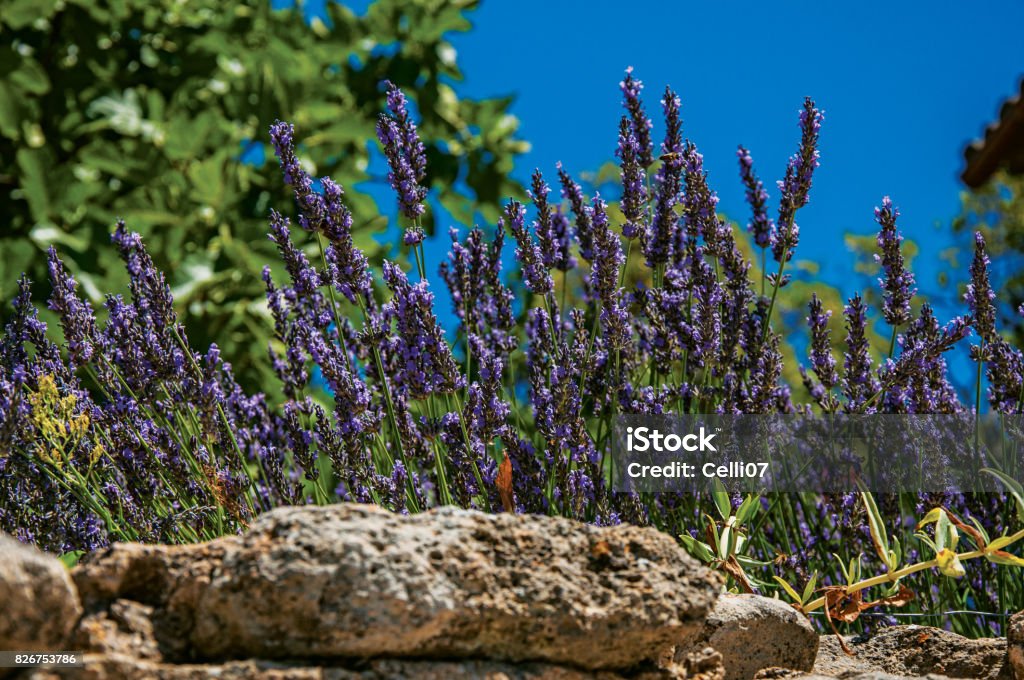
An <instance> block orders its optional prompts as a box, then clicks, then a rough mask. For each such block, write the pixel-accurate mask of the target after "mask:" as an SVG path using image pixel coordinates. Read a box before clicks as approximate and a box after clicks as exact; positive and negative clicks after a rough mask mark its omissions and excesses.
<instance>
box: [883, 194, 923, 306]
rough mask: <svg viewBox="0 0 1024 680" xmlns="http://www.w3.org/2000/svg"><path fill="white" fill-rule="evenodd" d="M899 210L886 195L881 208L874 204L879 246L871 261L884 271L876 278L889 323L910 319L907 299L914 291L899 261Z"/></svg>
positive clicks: (900, 241)
mask: <svg viewBox="0 0 1024 680" xmlns="http://www.w3.org/2000/svg"><path fill="white" fill-rule="evenodd" d="M899 214H900V212H899V210H898V209H896V208H895V207H893V204H892V201H891V200H890V199H889V197H888V196H886V197H885V198H883V199H882V207H881V208H875V221H877V222H878V226H879V230H878V238H877V242H878V248H879V250H881V254H876V255H875V261H876V262H878V263H879V264H881V265H882V269H883V271H884V272H885V276H884V277H883V278H881V279H879V280H878V282H879V284H881V286H882V290H884V291H885V296H884V300H883V302H882V316H883V317H884V318H885V321H886V323H888V324H889V325H890V326H899V325H902V324H905V323H907V322H908V321H910V300H911V298H913V297H914V293H916V292H917V289H916V288H913V287H912V286H913V285H914V275H913V274H912V273H911V272H909V271H907V269H906V267H905V266H904V264H903V253H901V252H900V244H901V243H902V242H903V237H902V236H901V235H900V233H899V231H897V230H896V218H897V217H899Z"/></svg>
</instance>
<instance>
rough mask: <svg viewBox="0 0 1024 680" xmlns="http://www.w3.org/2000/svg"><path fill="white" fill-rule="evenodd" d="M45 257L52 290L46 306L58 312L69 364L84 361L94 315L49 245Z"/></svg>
mask: <svg viewBox="0 0 1024 680" xmlns="http://www.w3.org/2000/svg"><path fill="white" fill-rule="evenodd" d="M47 259H48V262H49V270H50V285H51V287H52V291H53V292H52V293H51V294H50V302H49V307H50V309H51V310H53V311H55V312H57V313H58V314H59V315H60V325H61V328H62V329H63V330H64V340H65V341H67V343H68V351H69V353H70V359H71V363H72V365H73V366H76V367H77V366H82V365H85V364H87V363H89V361H90V360H91V359H92V357H93V354H94V353H95V341H96V335H97V331H96V317H95V315H94V314H93V310H92V307H91V306H90V305H89V304H88V303H85V302H82V300H81V299H79V297H78V293H77V289H78V283H77V282H75V279H74V277H72V276H71V274H69V273H67V271H65V269H64V263H63V262H61V260H60V258H59V257H57V251H56V249H55V248H54V247H53V246H50V249H49V251H48V253H47Z"/></svg>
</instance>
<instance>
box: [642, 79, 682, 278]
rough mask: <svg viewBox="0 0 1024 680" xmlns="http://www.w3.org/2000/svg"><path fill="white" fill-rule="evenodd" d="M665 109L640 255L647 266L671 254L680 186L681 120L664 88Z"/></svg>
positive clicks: (669, 92) (672, 97) (675, 100)
mask: <svg viewBox="0 0 1024 680" xmlns="http://www.w3.org/2000/svg"><path fill="white" fill-rule="evenodd" d="M661 106H662V109H663V110H664V112H665V141H664V142H662V144H661V153H662V156H661V160H662V163H661V167H660V168H658V174H657V175H656V177H655V180H654V183H655V185H656V188H657V189H656V190H657V199H656V200H655V205H654V217H653V219H652V220H651V225H650V228H649V229H648V230H647V233H646V234H645V235H644V255H646V256H647V266H649V267H651V268H652V269H653V268H654V267H657V266H658V265H664V264H666V263H667V262H668V260H669V255H670V254H671V252H670V251H671V249H672V241H673V236H674V235H675V230H676V228H677V222H678V220H677V218H676V213H675V205H676V203H677V202H678V201H679V194H680V191H681V189H682V177H683V166H684V164H685V161H684V158H683V153H684V148H683V132H682V122H681V121H680V119H679V106H680V101H679V97H677V96H676V94H675V93H674V92H673V91H672V90H670V89H669V88H667V87H666V88H665V97H664V98H663V99H662V100H661Z"/></svg>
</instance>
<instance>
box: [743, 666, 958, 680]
mask: <svg viewBox="0 0 1024 680" xmlns="http://www.w3.org/2000/svg"><path fill="white" fill-rule="evenodd" d="M754 677H755V680H836V678H837V677H838V678H841V679H842V680H956V678H950V677H949V676H946V675H935V674H934V673H929V674H928V675H915V676H912V677H911V676H907V675H893V674H892V673H885V672H883V671H868V672H867V673H857V672H851V673H844V674H841V675H839V676H831V675H818V674H817V673H802V672H800V671H791V670H788V669H785V668H768V669H765V670H763V671H761V672H760V673H758V674H757V675H756V676H754Z"/></svg>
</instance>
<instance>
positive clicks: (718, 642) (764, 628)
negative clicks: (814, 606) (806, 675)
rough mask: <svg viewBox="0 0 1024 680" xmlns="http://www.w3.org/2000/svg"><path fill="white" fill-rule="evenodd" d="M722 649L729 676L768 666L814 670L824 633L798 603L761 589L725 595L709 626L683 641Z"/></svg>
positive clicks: (744, 678)
mask: <svg viewBox="0 0 1024 680" xmlns="http://www.w3.org/2000/svg"><path fill="white" fill-rule="evenodd" d="M704 646H710V647H713V648H715V649H717V650H718V651H719V652H721V653H722V657H723V658H724V664H725V671H726V673H725V677H726V680H751V678H753V677H754V675H755V674H756V673H757V672H758V671H759V670H761V669H763V668H770V667H773V666H774V667H781V668H787V669H792V670H797V671H809V670H811V668H812V667H813V666H814V659H815V655H816V654H817V651H818V634H817V633H816V632H815V631H814V628H813V627H812V626H811V624H810V623H809V622H808V621H807V619H806V618H805V617H804V616H802V615H800V614H799V613H798V612H797V611H796V610H795V609H793V608H792V607H790V606H789V605H787V604H785V603H784V602H781V601H779V600H776V599H772V598H768V597H761V596H758V595H731V594H725V595H722V596H721V597H720V598H719V600H718V602H717V603H716V604H715V607H714V609H712V611H711V614H710V615H709V616H708V618H707V621H705V622H704V626H703V628H702V629H701V630H700V632H699V633H697V634H696V635H695V636H694V637H692V638H691V639H689V640H688V641H687V642H686V643H684V645H683V646H682V647H681V649H682V650H684V651H686V650H690V649H692V648H694V647H696V648H699V647H704Z"/></svg>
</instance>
